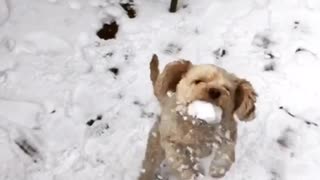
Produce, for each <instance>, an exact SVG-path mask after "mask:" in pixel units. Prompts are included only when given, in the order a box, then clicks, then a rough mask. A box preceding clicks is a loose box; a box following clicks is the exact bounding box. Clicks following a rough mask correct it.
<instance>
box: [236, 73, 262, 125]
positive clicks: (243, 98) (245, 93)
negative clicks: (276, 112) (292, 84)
mask: <svg viewBox="0 0 320 180" xmlns="http://www.w3.org/2000/svg"><path fill="white" fill-rule="evenodd" d="M256 98H257V94H256V92H255V90H254V89H253V87H252V85H251V83H250V82H249V81H247V80H245V79H238V80H237V87H236V91H235V109H234V111H235V114H236V115H237V117H238V119H239V120H241V121H250V120H252V119H254V118H255V109H256V107H255V102H256Z"/></svg>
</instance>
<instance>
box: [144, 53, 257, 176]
mask: <svg viewBox="0 0 320 180" xmlns="http://www.w3.org/2000/svg"><path fill="white" fill-rule="evenodd" d="M158 66H159V60H158V57H157V56H156V55H154V56H153V57H152V60H151V62H150V71H151V73H150V78H151V81H152V84H153V87H154V89H153V90H154V94H155V96H156V97H157V99H158V101H159V103H160V106H161V116H160V118H159V119H158V120H157V121H156V123H155V124H154V126H153V128H152V129H151V131H150V133H149V138H148V143H147V150H146V154H145V159H144V161H143V171H142V173H141V174H140V176H139V180H153V179H155V176H156V173H157V171H158V170H159V168H160V164H161V163H162V162H163V161H164V160H166V162H168V164H169V166H170V168H171V169H172V170H173V172H175V173H176V174H177V176H178V177H180V179H182V180H189V179H196V177H198V176H199V175H200V174H201V173H204V170H203V168H207V167H202V168H201V167H198V164H199V159H201V158H203V157H207V156H209V155H213V156H212V161H211V163H210V165H209V167H208V168H209V170H208V171H207V172H206V173H207V174H209V175H210V176H212V177H223V176H224V175H225V173H226V172H227V171H228V170H229V169H230V168H231V165H232V164H233V162H234V161H235V145H236V140H237V122H236V121H235V119H234V114H235V115H236V116H237V117H238V119H239V120H241V121H248V120H252V119H253V118H254V111H255V101H256V93H255V91H254V89H253V88H252V86H251V84H250V83H249V82H248V81H247V80H244V79H239V78H237V77H236V76H235V75H233V74H230V73H228V72H226V71H225V70H224V69H222V68H219V67H216V66H214V65H192V63H191V62H190V61H186V60H179V61H174V62H172V63H169V64H167V65H166V66H165V68H164V70H163V72H162V73H161V74H160V71H159V69H158ZM212 90H214V91H217V92H218V94H219V96H218V98H215V97H214V98H213V96H212ZM170 91H172V92H174V93H173V94H172V95H171V96H170V95H168V92H170ZM213 93H215V92H213ZM194 100H204V101H208V102H211V103H214V104H215V105H218V106H220V108H221V109H222V110H223V115H222V121H221V123H220V124H217V125H210V124H207V123H206V122H205V121H202V120H198V119H197V120H195V119H193V118H192V117H189V116H188V115H186V114H185V110H186V107H187V106H188V104H189V103H191V102H192V101H194Z"/></svg>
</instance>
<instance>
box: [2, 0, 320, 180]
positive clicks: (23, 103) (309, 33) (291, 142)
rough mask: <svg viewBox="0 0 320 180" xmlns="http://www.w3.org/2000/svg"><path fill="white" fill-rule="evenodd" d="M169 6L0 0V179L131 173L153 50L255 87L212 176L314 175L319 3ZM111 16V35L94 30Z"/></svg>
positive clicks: (93, 178)
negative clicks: (250, 117)
mask: <svg viewBox="0 0 320 180" xmlns="http://www.w3.org/2000/svg"><path fill="white" fill-rule="evenodd" d="M169 3H170V1H169V0H135V2H134V4H135V6H134V8H135V9H136V11H137V16H136V18H128V16H127V14H126V12H125V11H124V10H123V8H122V7H121V6H120V5H119V3H118V0H0V180H71V179H76V180H134V179H136V177H137V175H138V173H139V169H140V165H141V161H142V159H143V156H144V151H145V145H146V140H147V134H148V131H149V129H150V127H151V126H152V124H153V122H154V120H155V117H156V115H157V114H158V113H159V107H158V105H157V102H156V99H155V98H154V96H153V94H152V89H151V83H150V80H149V69H148V63H149V61H150V59H151V56H152V54H153V53H157V54H158V55H159V57H160V61H161V67H163V66H164V65H165V64H166V63H168V62H169V61H172V60H175V59H177V58H185V59H189V60H191V61H192V62H193V63H213V64H216V65H218V66H221V67H223V68H225V69H227V70H228V71H230V72H233V73H235V74H237V75H238V76H240V77H244V78H247V79H248V80H249V81H251V82H252V84H253V86H254V87H255V89H256V91H257V92H258V94H259V98H258V102H257V118H256V119H255V120H254V121H253V122H250V123H239V141H238V144H237V150H236V154H237V157H236V163H235V164H234V166H233V167H232V168H231V170H230V171H229V172H228V174H227V175H226V176H225V177H224V178H223V179H224V180H315V179H319V177H320V171H319V170H320V106H319V102H320V84H319V80H318V79H319V77H320V57H319V56H320V49H319V47H320V25H319V19H320V1H319V0H201V1H199V0H181V1H180V4H179V11H178V12H177V13H174V14H172V13H168V7H169ZM113 20H115V21H116V22H117V24H119V31H118V33H117V34H116V39H110V40H107V41H105V40H101V39H100V38H99V37H97V36H96V32H97V31H98V30H99V29H100V28H101V27H102V24H103V23H110V22H112V21H113ZM117 70H118V72H116V71H117ZM112 71H113V72H112Z"/></svg>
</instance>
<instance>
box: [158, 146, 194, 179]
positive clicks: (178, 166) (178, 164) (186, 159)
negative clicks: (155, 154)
mask: <svg viewBox="0 0 320 180" xmlns="http://www.w3.org/2000/svg"><path fill="white" fill-rule="evenodd" d="M162 147H163V148H164V150H165V154H166V161H167V162H168V164H169V165H170V167H171V168H172V169H173V170H175V171H176V172H178V174H179V175H180V178H181V179H182V180H194V179H196V177H198V176H199V174H200V172H199V170H198V169H196V164H197V162H196V158H195V157H193V155H192V154H193V153H192V152H190V149H189V148H187V147H184V146H183V145H179V144H176V143H173V142H168V141H166V142H163V143H162Z"/></svg>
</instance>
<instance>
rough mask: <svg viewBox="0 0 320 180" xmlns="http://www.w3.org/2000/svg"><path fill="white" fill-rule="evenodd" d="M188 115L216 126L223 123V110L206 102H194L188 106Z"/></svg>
mask: <svg viewBox="0 0 320 180" xmlns="http://www.w3.org/2000/svg"><path fill="white" fill-rule="evenodd" d="M188 114H189V115H190V116H192V117H195V118H198V119H202V120H204V121H207V122H208V123H209V124H216V123H219V122H220V121H221V118H222V109H221V108H220V107H218V106H215V105H213V104H211V103H208V102H205V101H193V102H192V103H191V104H189V106H188Z"/></svg>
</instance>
